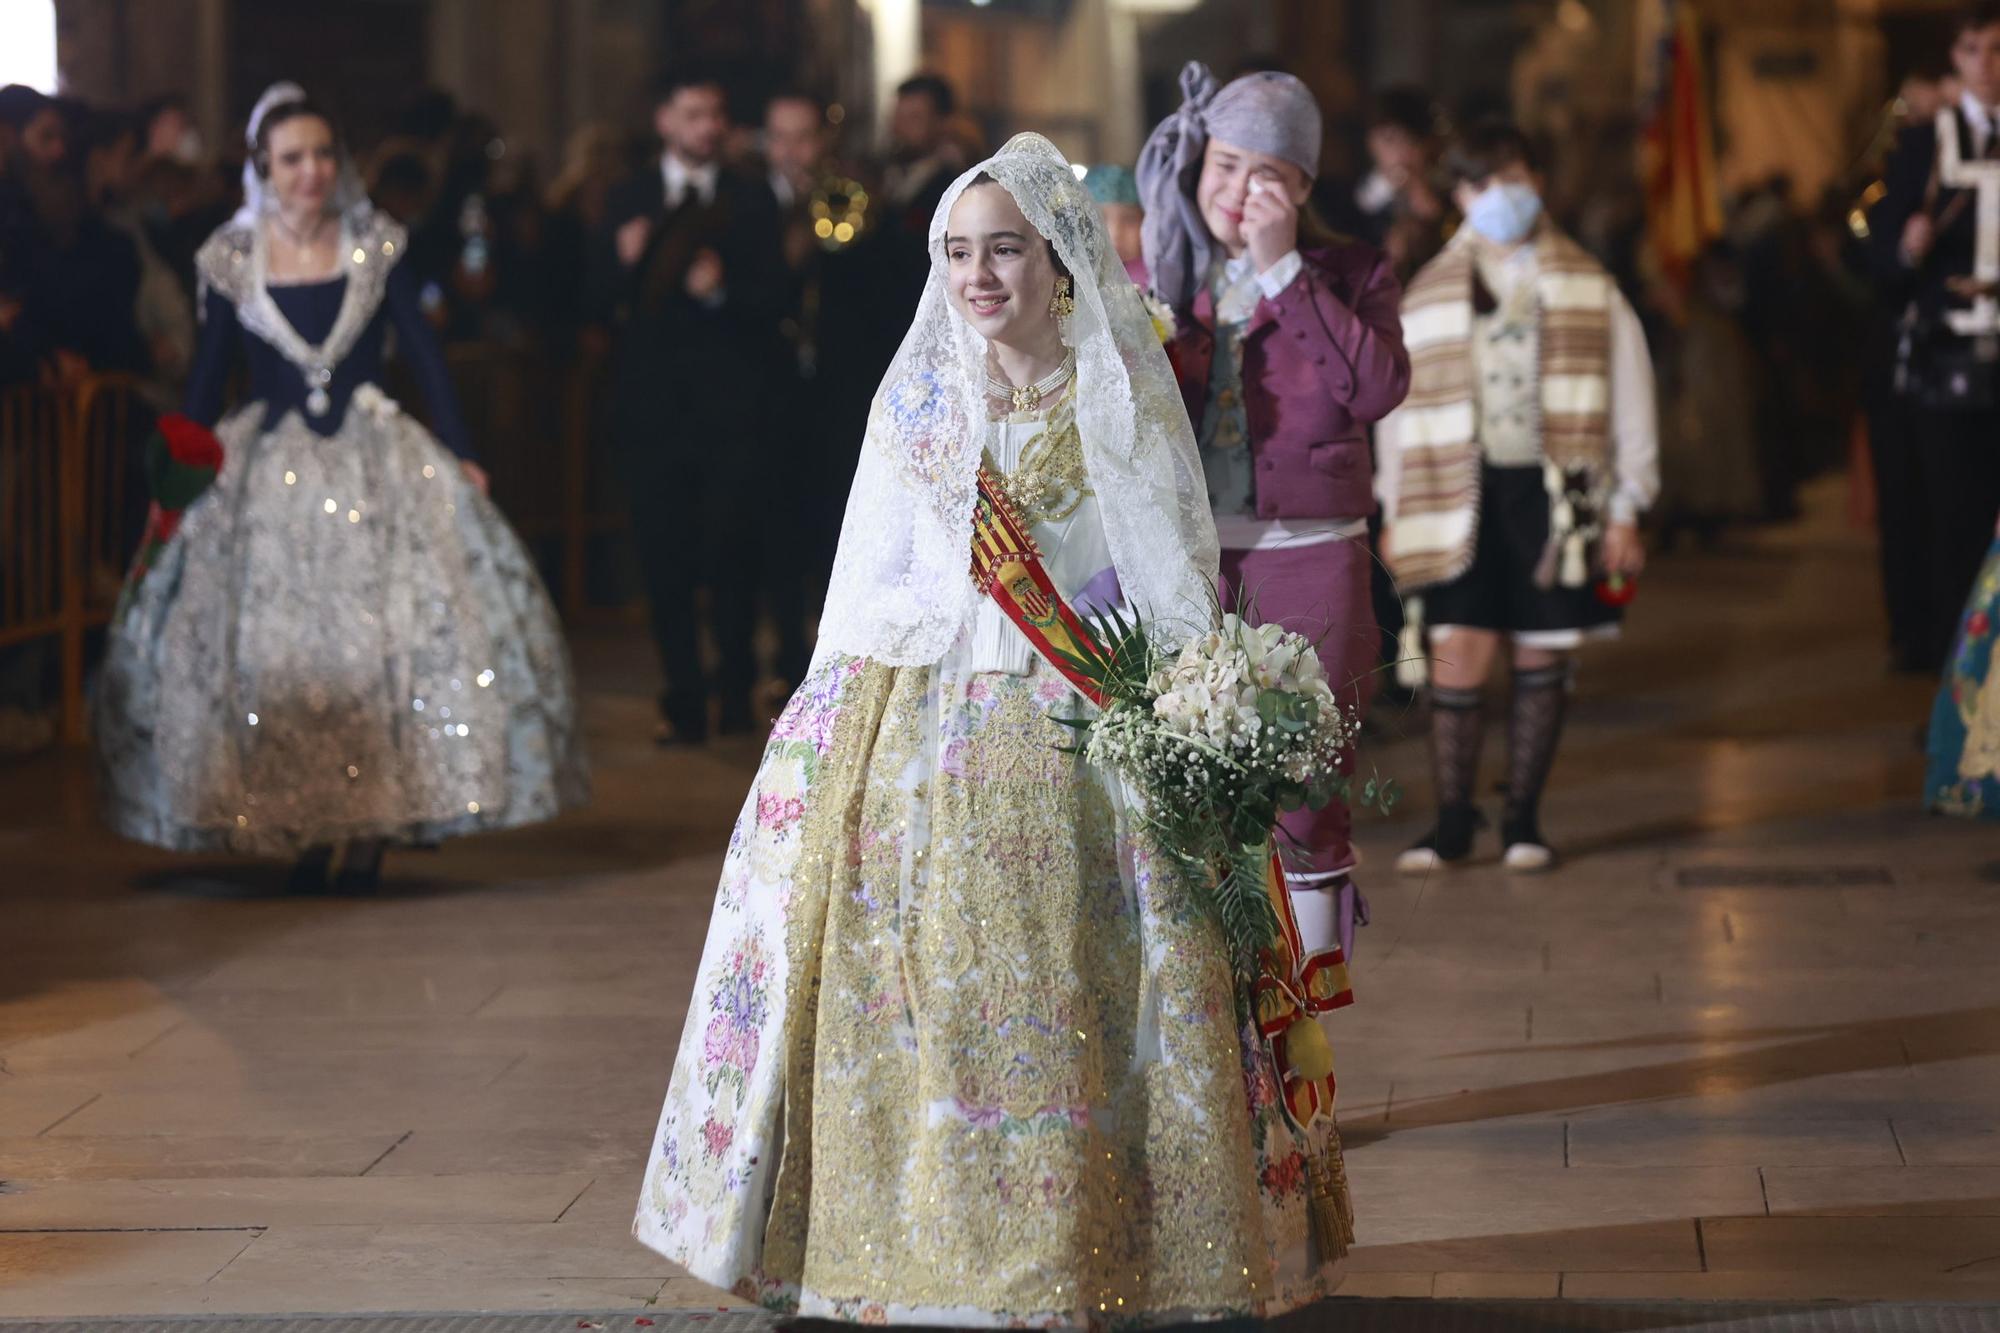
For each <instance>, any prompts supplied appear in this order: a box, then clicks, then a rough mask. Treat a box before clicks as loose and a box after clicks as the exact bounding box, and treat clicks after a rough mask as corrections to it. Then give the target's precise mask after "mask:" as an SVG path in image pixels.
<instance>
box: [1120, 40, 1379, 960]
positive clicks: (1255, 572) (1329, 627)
mask: <svg viewBox="0 0 2000 1333" xmlns="http://www.w3.org/2000/svg"><path fill="white" fill-rule="evenodd" d="M1181 89H1182V93H1183V96H1184V101H1183V104H1182V106H1181V109H1180V110H1179V111H1178V112H1176V113H1175V114H1174V115H1173V116H1171V117H1169V118H1168V119H1167V120H1165V121H1163V122H1162V123H1161V124H1160V125H1159V127H1158V128H1156V129H1155V130H1154V131H1153V134H1152V136H1151V137H1150V138H1149V139H1148V140H1147V142H1146V148H1145V151H1144V152H1143V153H1142V155H1141V157H1140V160H1139V187H1140V194H1141V197H1142V199H1143V201H1144V203H1145V208H1146V218H1145V259H1146V266H1147V270H1148V273H1149V275H1150V278H1151V281H1152V287H1153V291H1154V294H1155V295H1157V296H1158V297H1159V298H1160V299H1162V300H1164V301H1166V302H1167V304H1169V305H1170V306H1172V307H1173V309H1174V312H1175V316H1176V321H1177V325H1178V329H1177V333H1176V336H1175V338H1174V341H1173V344H1172V347H1171V349H1170V350H1171V353H1172V357H1173V362H1174V369H1175V373H1176V374H1177V375H1178V377H1179V379H1180V385H1181V392H1182V394H1183V396H1184V397H1185V398H1186V400H1187V407H1188V415H1189V417H1190V418H1191V419H1192V420H1193V422H1194V426H1195V432H1196V437H1197V439H1198V440H1199V442H1200V445H1201V454H1202V466H1203V469H1204V471H1205V472H1206V474H1207V480H1208V490H1209V500H1210V502H1211V503H1212V504H1213V505H1214V506H1215V524H1216V530H1217V533H1218V535H1219V536H1220V537H1221V540H1222V583H1223V587H1222V592H1223V595H1224V597H1225V598H1227V599H1235V600H1242V599H1246V598H1247V599H1252V600H1254V603H1255V607H1256V610H1257V612H1258V614H1259V616H1260V617H1261V618H1262V619H1264V620H1267V621H1275V622H1278V623H1280V624H1283V625H1284V626H1285V627H1286V628H1287V629H1291V630H1296V631H1298V632H1300V633H1304V634H1306V635H1308V636H1310V637H1312V638H1314V639H1316V640H1318V642H1319V646H1320V656H1321V659H1322V660H1323V661H1324V662H1325V664H1326V668H1327V675H1328V677H1329V678H1330V679H1332V680H1333V681H1334V682H1336V683H1337V684H1344V685H1345V695H1344V697H1345V699H1346V701H1347V702H1348V703H1349V704H1351V705H1352V706H1354V707H1356V708H1357V709H1360V708H1365V707H1366V706H1367V702H1368V699H1369V697H1370V696H1371V695H1372V693H1373V690H1374V671H1375V668H1376V665H1377V660H1378V657H1379V650H1380V643H1381V636H1380V631H1379V630H1378V629H1377V627H1376V623H1375V614H1374V611H1373V609H1372V607H1371V605H1370V601H1369V581H1368V570H1369V562H1370V561H1371V560H1372V559H1373V555H1372V553H1371V551H1370V549H1369V544H1368V517H1369V515H1370V513H1371V512H1372V510H1373V509H1374V503H1375V502H1374V493H1373V480H1374V476H1373V465H1372V463H1371V461H1370V457H1369V446H1368V426H1369V423H1371V422H1374V421H1376V420H1378V419H1380V418H1381V417H1383V416H1386V415H1387V414H1388V413H1389V412H1390V411H1391V410H1392V409H1394V408H1395V407H1396V405H1397V404H1398V403H1400V402H1402V400H1403V395H1404V393H1405V392H1407V390H1408V388H1409V382H1410V362H1409V357H1408V355H1407V354H1406V353H1405V351H1404V349H1403V335H1402V323H1401V319H1400V316H1399V313H1398V305H1399V302H1400V300H1401V295H1402V293H1401V290H1400V288H1399V287H1398V285H1397V283H1396V279H1395V276H1394V275H1393V274H1392V273H1391V271H1390V267H1389V263H1388V261H1387V260H1386V259H1385V258H1384V257H1383V255H1382V254H1381V253H1380V252H1378V251H1376V250H1375V249H1373V248H1371V247H1369V246H1367V245H1363V244H1361V243H1359V242H1355V241H1349V240H1344V239H1341V238H1338V237H1335V236H1333V235H1331V234H1330V233H1328V232H1327V231H1326V230H1325V228H1324V227H1322V226H1321V225H1319V224H1318V222H1317V220H1316V219H1314V218H1313V217H1312V216H1311V215H1310V214H1309V213H1302V212H1301V210H1302V209H1303V208H1304V205H1305V201H1306V199H1307V196H1308V195H1309V194H1310V192H1311V190H1312V184H1313V178H1314V176H1315V175H1316V174H1317V172H1318V170H1319V149H1320V129H1321V117H1320V111H1319V105H1318V103H1317V102H1315V101H1314V100H1313V96H1312V94H1311V92H1309V91H1308V90H1307V89H1306V86H1305V85H1304V84H1303V83H1300V82H1299V81H1298V80H1297V79H1296V78H1293V77H1292V76H1291V75H1289V74H1279V73H1272V72H1263V73H1257V74H1250V75H1246V76H1245V77H1243V78H1240V79H1237V80H1235V81H1234V82H1232V83H1230V84H1229V85H1227V86H1226V87H1222V88H1220V89H1218V88H1217V85H1216V79H1215V76H1214V75H1213V74H1211V73H1210V72H1209V71H1208V69H1207V67H1206V66H1204V65H1202V64H1200V63H1198V62H1193V63H1190V64H1189V65H1188V66H1187V67H1186V68H1185V69H1184V70H1183V71H1182V72H1181ZM1285 829H1286V832H1287V833H1289V834H1291V835H1292V837H1293V838H1295V839H1296V840H1297V841H1298V843H1300V844H1301V845H1302V846H1303V847H1304V848H1306V849H1307V851H1308V855H1307V856H1306V857H1304V858H1302V859H1301V860H1300V861H1299V862H1298V863H1297V864H1295V866H1294V873H1293V874H1292V875H1291V888H1292V892H1293V896H1294V899H1295V900H1296V901H1297V902H1298V905H1299V909H1300V917H1301V921H1302V923H1303V922H1304V921H1305V920H1307V919H1313V918H1317V919H1337V921H1338V930H1339V934H1340V938H1341V944H1342V946H1343V947H1344V948H1348V949H1349V950H1350V952H1351V949H1352V931H1353V924H1354V921H1355V920H1356V918H1357V916H1358V917H1359V918H1360V919H1361V920H1362V921H1365V920H1366V907H1365V904H1364V903H1363V902H1362V901H1361V899H1360V897H1359V895H1358V894H1357V892H1356V891H1355V888H1354V883H1353V879H1352V872H1353V870H1354V864H1355V861H1354V851H1353V847H1352V844H1351V841H1350V835H1351V832H1352V816H1351V814H1350V812H1349V811H1348V809H1347V807H1346V806H1345V805H1342V804H1340V803H1337V802H1336V803H1334V804H1332V805H1329V806H1327V807H1326V808H1325V809H1323V810H1319V811H1308V810H1301V811H1297V812H1295V813H1293V814H1292V815H1289V816H1287V817H1286V820H1285Z"/></svg>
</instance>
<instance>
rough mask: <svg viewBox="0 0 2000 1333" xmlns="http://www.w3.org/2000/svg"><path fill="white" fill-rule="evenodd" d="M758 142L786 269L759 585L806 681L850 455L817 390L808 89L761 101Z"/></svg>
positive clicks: (792, 667) (822, 123) (822, 132)
mask: <svg viewBox="0 0 2000 1333" xmlns="http://www.w3.org/2000/svg"><path fill="white" fill-rule="evenodd" d="M763 138H764V168H765V180H766V182H767V183H768V184H769V186H770V189H771V194H772V196H773V197H774V198H775V199H776V201H777V206H778V229H779V245H780V250H781V254H782V274H783V301H782V303H781V306H780V309H779V311H778V315H779V324H778V330H779V334H780V337H781V338H782V339H783V342H784V346H785V357H784V361H783V365H782V366H781V367H780V374H779V376H778V378H777V380H776V381H775V382H774V384H773V387H772V394H771V402H772V404H773V409H774V411H773V419H774V421H775V430H774V433H773V448H772V451H771V456H772V459H773V461H774V463H775V465H776V466H775V469H774V475H773V476H772V477H771V478H770V496H771V499H772V501H773V503H771V504H770V505H768V506H767V507H766V509H765V519H766V522H765V530H766V536H765V541H764V544H763V550H764V557H765V565H764V579H763V583H764V591H765V600H766V604H767V605H768V606H769V607H770V611H771V617H772V619H773V620H774V621H776V623H777V631H778V660H777V669H778V676H779V678H780V679H781V680H782V681H783V682H784V683H785V684H786V685H788V686H793V685H797V684H798V683H799V681H800V680H802V679H803V678H804V676H805V671H806V665H807V662H808V660H809V659H810V658H811V656H812V649H811V643H810V640H809V639H808V637H807V635H806V623H807V618H808V612H807V607H808V604H809V603H810V602H811V600H812V598H813V596H814V594H815V593H817V592H819V591H821V590H823V589H824V587H825V585H826V579H827V574H828V572H829V570H830V569H831V567H832V564H833V549H832V547H833V543H832V540H831V538H832V535H833V534H831V533H829V532H827V531H826V527H827V525H826V522H825V520H824V518H823V512H824V511H825V510H827V509H830V508H832V507H834V506H843V507H844V505H845V502H846V499H847V488H848V483H849V482H850V481H851V480H852V472H853V469H852V467H851V466H849V467H847V468H845V469H842V468H838V467H834V466H830V464H832V463H833V462H834V460H836V459H844V458H847V457H848V455H847V451H845V450H842V449H838V448H836V447H834V445H833V442H832V441H829V440H828V439H827V429H826V421H825V413H824V411H823V408H822V401H823V400H822V395H821V394H820V392H819V383H820V381H819V355H820V348H821V343H822V339H821V327H820V311H821V301H822V296H823V287H824V283H823V278H824V270H825V261H826V257H827V256H826V252H825V251H824V250H823V249H822V248H821V247H822V238H821V237H820V236H819V234H818V233H817V232H816V231H815V229H814V225H815V224H816V223H820V224H821V225H827V224H829V223H831V222H833V221H834V218H833V216H832V214H831V212H829V214H828V217H827V218H826V219H825V220H824V221H822V219H821V218H819V217H817V216H815V215H814V213H813V194H814V192H815V191H816V190H818V189H819V188H820V186H821V178H822V176H823V175H824V174H825V172H826V169H827V165H828V164H827V147H828V144H827V139H828V136H827V122H826V107H825V105H824V104H823V103H822V102H821V101H820V100H819V99H818V98H817V97H815V96H813V95H812V94H810V93H806V92H801V91H797V90H787V91H784V92H780V93H778V94H777V95H776V96H774V97H773V98H772V99H771V100H770V101H769V102H768V103H767V104H766V105H765V108H764V135H763ZM840 220H843V221H844V220H845V219H844V218H842V219H840ZM850 461H851V460H850ZM835 523H836V524H837V523H838V516H837V514H836V517H835Z"/></svg>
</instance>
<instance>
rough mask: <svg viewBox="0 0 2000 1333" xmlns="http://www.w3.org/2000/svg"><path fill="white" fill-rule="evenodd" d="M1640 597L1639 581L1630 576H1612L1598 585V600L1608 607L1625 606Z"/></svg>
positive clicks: (1600, 581)
mask: <svg viewBox="0 0 2000 1333" xmlns="http://www.w3.org/2000/svg"><path fill="white" fill-rule="evenodd" d="M1638 595H1639V580H1637V579H1635V578H1633V577H1632V576H1631V575H1629V574H1612V575H1609V576H1608V577H1606V578H1603V579H1600V580H1599V581H1598V584H1597V600H1598V601H1600V602H1602V603H1604V604H1605V605H1606V606H1625V605H1627V604H1628V603H1630V602H1631V600H1632V599H1633V598H1634V597H1637V596H1638Z"/></svg>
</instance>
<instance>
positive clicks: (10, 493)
mask: <svg viewBox="0 0 2000 1333" xmlns="http://www.w3.org/2000/svg"><path fill="white" fill-rule="evenodd" d="M152 411H153V409H152V408H151V407H150V406H149V405H147V404H146V402H145V401H144V399H143V398H141V397H140V394H139V386H138V382H137V381H136V380H135V379H133V378H132V377H131V376H127V375H93V376H88V377H86V378H85V379H83V380H82V381H80V382H78V383H76V384H73V385H66V386H64V387H62V388H57V389H47V388H42V387H40V386H37V385H22V386H19V387H16V388H11V389H8V390H5V391H4V392H0V649H8V648H14V647H17V646H19V645H24V644H32V643H36V642H40V641H45V640H53V641H54V642H55V643H56V645H57V648H58V651H59V653H60V655H61V660H60V664H59V672H58V675H59V680H60V686H59V698H60V707H61V723H62V737H63V739H64V740H65V741H68V742H71V743H77V742H81V741H82V740H83V739H84V736H85V723H84V700H83V676H84V647H85V640H86V637H87V636H88V634H89V632H90V631H91V630H92V629H94V628H97V627H99V626H101V625H104V624H105V623H106V622H108V621H109V620H110V618H111V610H112V607H113V606H114V605H115V604H116V602H117V599H118V589H119V587H120V586H121V584H122V583H123V581H124V577H125V568H126V565H127V564H128V562H129V561H130V559H131V556H132V545H133V543H134V541H135V540H136V539H137V536H138V526H137V522H136V521H135V520H136V518H138V517H143V502H140V504H139V508H138V512H137V514H135V510H134V492H133V490H132V486H133V484H134V482H135V480H136V471H135V467H136V465H135V463H134V455H135V453H136V445H137V443H138V438H140V437H142V436H143V434H144V430H145V429H147V428H149V427H150V425H151V421H152ZM135 432H137V435H135Z"/></svg>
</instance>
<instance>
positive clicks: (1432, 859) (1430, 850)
mask: <svg viewBox="0 0 2000 1333" xmlns="http://www.w3.org/2000/svg"><path fill="white" fill-rule="evenodd" d="M1450 864H1451V862H1449V861H1447V860H1445V859H1444V858H1443V857H1442V856H1439V855H1438V854H1437V849H1436V848H1435V847H1412V848H1410V849H1409V850H1408V851H1406V852H1403V853H1402V854H1401V855H1399V856H1397V858H1396V873H1397V874H1399V875H1428V874H1430V873H1431V872H1432V871H1434V870H1441V869H1443V868H1444V867H1445V866H1448V865H1450Z"/></svg>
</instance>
